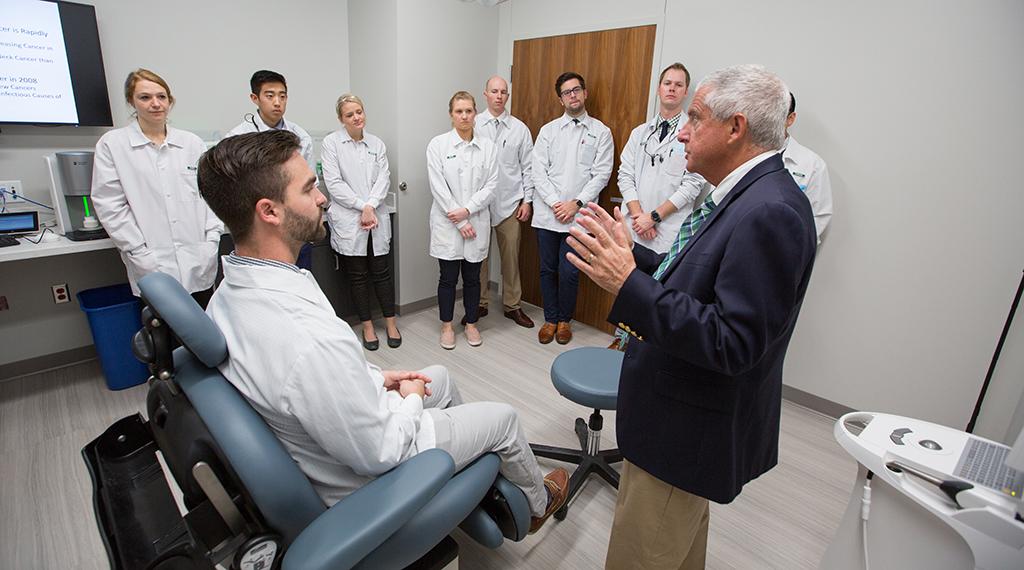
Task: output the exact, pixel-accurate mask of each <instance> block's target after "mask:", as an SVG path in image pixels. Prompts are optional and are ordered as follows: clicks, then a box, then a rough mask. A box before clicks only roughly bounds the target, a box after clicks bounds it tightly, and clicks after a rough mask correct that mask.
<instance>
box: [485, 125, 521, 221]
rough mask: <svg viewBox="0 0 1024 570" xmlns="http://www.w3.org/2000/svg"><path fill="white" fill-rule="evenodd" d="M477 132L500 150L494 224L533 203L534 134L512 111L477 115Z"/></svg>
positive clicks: (493, 203)
mask: <svg viewBox="0 0 1024 570" xmlns="http://www.w3.org/2000/svg"><path fill="white" fill-rule="evenodd" d="M476 134H477V135H479V136H482V137H484V138H487V139H490V140H491V141H492V142H493V143H494V146H495V148H496V149H497V151H498V187H497V190H496V192H495V196H494V201H493V202H491V225H492V226H496V225H498V224H500V223H501V222H504V221H505V220H507V219H508V217H509V216H511V215H512V214H513V213H515V211H516V209H517V208H518V207H519V204H520V203H521V202H526V203H530V202H533V174H532V172H531V171H532V169H533V156H532V154H533V137H532V136H531V135H530V129H529V128H527V126H526V124H525V123H523V122H522V121H520V120H519V119H517V118H515V117H513V116H512V115H510V114H509V112H508V111H505V112H504V113H502V114H501V115H499V116H497V117H495V116H494V115H491V112H490V111H486V112H484V113H480V114H479V115H477V116H476Z"/></svg>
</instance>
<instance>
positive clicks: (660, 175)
mask: <svg viewBox="0 0 1024 570" xmlns="http://www.w3.org/2000/svg"><path fill="white" fill-rule="evenodd" d="M689 88H690V72H689V71H687V69H686V66H684V65H683V64H681V63H678V62H676V63H673V64H672V65H670V66H668V67H666V68H665V69H664V70H663V71H662V72H661V76H660V78H659V79H658V113H657V114H656V115H654V117H652V118H651V120H649V121H647V122H646V123H644V124H642V125H640V126H638V127H637V128H635V129H633V132H632V133H630V134H629V140H628V141H626V145H625V146H624V147H622V155H620V157H619V192H621V193H622V203H623V204H624V205H625V207H626V210H627V211H628V213H629V218H630V224H629V229H630V233H632V234H633V241H634V242H636V243H639V244H641V245H643V246H644V247H646V248H647V249H649V250H651V251H654V252H656V253H666V252H667V251H668V250H669V248H670V247H672V242H673V241H675V239H676V236H677V235H678V234H679V226H681V225H682V223H683V221H685V220H686V218H687V217H688V216H689V215H690V212H692V211H693V205H694V203H695V201H696V199H697V195H698V194H700V191H701V189H702V188H703V187H704V184H705V181H704V178H703V177H702V176H701V175H699V174H696V173H693V172H688V171H687V170H686V157H685V155H684V152H685V150H684V148H683V144H682V143H680V142H679V141H678V140H677V138H676V133H678V132H679V127H680V126H681V125H680V123H681V122H685V121H683V120H682V118H683V103H684V102H685V101H686V93H687V91H688V90H689ZM625 336H626V333H625V332H624V331H621V330H616V331H615V337H616V338H615V340H614V341H612V344H611V346H609V347H608V348H619V346H620V344H621V342H622V340H623V339H624V338H625Z"/></svg>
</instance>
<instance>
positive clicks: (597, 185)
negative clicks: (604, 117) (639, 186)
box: [576, 128, 615, 204]
mask: <svg viewBox="0 0 1024 570" xmlns="http://www.w3.org/2000/svg"><path fill="white" fill-rule="evenodd" d="M614 162H615V145H614V144H613V143H612V132H611V131H610V130H609V129H607V128H606V129H604V130H602V131H601V134H600V135H598V139H597V156H596V157H595V158H594V166H593V168H591V169H590V180H589V181H588V182H587V183H586V184H584V185H583V190H580V194H579V196H577V197H576V199H577V200H581V201H582V202H583V203H584V204H586V203H587V202H593V201H594V200H597V196H598V195H599V194H600V193H601V190H604V187H605V186H607V185H608V179H609V178H611V177H612V164H614Z"/></svg>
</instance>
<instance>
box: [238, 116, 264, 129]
mask: <svg viewBox="0 0 1024 570" xmlns="http://www.w3.org/2000/svg"><path fill="white" fill-rule="evenodd" d="M242 120H243V121H248V122H250V123H252V126H253V127H255V128H256V132H257V133H258V132H260V126H259V125H258V124H256V115H254V114H252V113H246V114H245V115H244V116H243V117H242Z"/></svg>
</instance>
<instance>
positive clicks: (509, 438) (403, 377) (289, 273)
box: [198, 130, 568, 533]
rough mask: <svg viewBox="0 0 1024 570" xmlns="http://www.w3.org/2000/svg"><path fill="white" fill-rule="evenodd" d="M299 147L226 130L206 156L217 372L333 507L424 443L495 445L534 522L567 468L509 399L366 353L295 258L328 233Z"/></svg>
mask: <svg viewBox="0 0 1024 570" xmlns="http://www.w3.org/2000/svg"><path fill="white" fill-rule="evenodd" d="M299 148H300V142H299V139H298V138H297V137H296V136H295V135H294V134H292V133H290V132H288V131H282V130H272V131H267V132H260V133H249V134H243V135H238V136H234V137H230V138H227V139H224V140H222V141H221V142H220V143H219V144H217V145H216V146H215V147H213V148H212V149H210V150H209V151H208V152H206V153H205V154H204V155H203V157H202V158H201V159H200V162H199V174H198V179H199V191H200V193H201V195H202V197H203V198H204V199H205V200H206V202H207V203H208V204H209V205H210V208H211V209H212V210H213V212H214V213H215V214H217V216H218V217H219V218H220V219H221V220H222V221H223V222H224V223H225V224H226V225H227V227H228V228H229V230H230V232H231V234H232V236H233V237H234V240H235V247H236V249H235V251H234V252H232V253H231V254H230V255H228V256H225V257H224V258H223V267H224V281H223V282H222V283H221V284H220V286H219V288H218V289H217V291H216V292H215V293H214V295H213V298H212V299H211V300H210V304H209V307H208V310H207V313H208V314H209V315H210V317H211V318H212V319H213V321H214V322H215V323H216V324H217V325H218V327H219V328H220V329H221V331H222V332H223V334H224V337H225V339H226V340H227V347H228V359H227V360H226V361H225V362H224V363H223V364H221V365H220V367H219V368H220V371H221V373H222V374H223V375H224V376H225V377H226V378H227V379H228V381H229V382H231V383H232V384H233V385H234V386H235V387H236V388H237V389H238V391H239V392H241V393H242V395H243V396H244V397H245V398H246V399H247V400H248V401H249V403H250V404H251V405H252V406H253V407H254V408H255V409H256V411H257V412H258V413H259V414H260V415H261V416H262V417H263V418H264V419H265V420H266V422H267V424H268V425H269V426H270V428H271V430H272V431H273V432H274V433H275V434H276V435H277V437H278V438H279V439H280V440H281V442H282V443H283V444H284V447H285V449H286V450H287V451H288V453H289V454H290V455H291V457H292V458H293V459H294V460H295V462H296V463H297V464H298V466H299V468H300V469H301V470H302V472H303V473H305V474H306V476H307V477H309V479H310V481H311V482H312V484H313V487H314V488H315V489H316V491H317V493H318V494H319V495H320V497H321V498H322V499H323V500H324V502H325V503H326V504H327V505H328V506H329V505H332V504H334V503H335V502H337V501H339V500H340V499H342V498H344V497H345V496H346V495H348V494H350V493H352V492H353V491H355V490H356V489H358V488H359V487H361V486H363V485H365V484H366V483H368V482H370V481H372V480H373V479H374V478H375V477H377V476H379V475H381V474H383V473H385V472H386V471H388V470H390V469H392V468H394V467H395V466H397V465H398V464H400V463H401V462H403V461H405V460H406V459H409V458H410V457H412V456H414V455H416V454H417V453H419V452H421V451H424V450H427V449H432V448H439V449H442V450H444V451H446V452H448V453H449V454H450V455H451V456H452V458H453V459H454V461H455V465H456V469H461V468H463V467H464V466H466V465H468V464H469V463H470V462H472V461H473V460H474V459H476V458H477V457H479V456H480V455H482V454H484V453H488V452H494V453H496V454H497V455H498V456H499V458H500V460H501V466H500V473H501V474H502V475H503V476H504V477H505V478H506V479H508V480H509V481H510V482H512V483H513V484H514V485H516V486H517V487H519V488H520V489H522V491H523V493H524V494H525V495H526V497H527V501H528V503H529V506H530V511H531V515H532V518H531V524H530V532H531V533H533V532H536V531H537V530H538V529H539V528H540V527H541V525H542V524H544V522H545V521H546V520H547V519H548V517H549V516H550V515H551V514H552V513H554V512H555V511H556V510H558V509H559V508H560V507H561V506H562V504H563V503H564V502H565V499H566V490H567V487H568V473H567V472H566V471H565V470H564V469H556V470H554V471H552V472H551V473H549V474H548V475H547V476H546V477H545V476H543V475H542V473H541V471H540V467H539V466H538V464H537V460H536V458H535V457H534V455H533V452H532V451H531V450H530V447H529V444H528V443H527V439H526V436H525V434H524V433H523V430H522V428H521V427H520V425H519V420H518V416H517V414H516V412H515V410H514V409H513V408H512V407H511V406H509V405H507V404H501V403H496V402H473V403H463V401H462V398H461V397H460V395H459V391H458V388H457V387H456V386H455V383H454V381H453V380H452V379H451V378H450V376H449V374H448V370H447V369H445V368H444V367H442V366H430V367H428V368H425V369H423V370H420V371H417V372H412V371H394V370H381V369H380V368H378V367H377V366H374V365H372V364H370V363H368V362H367V361H366V358H365V356H364V354H363V351H362V348H361V345H360V342H359V340H358V339H357V338H356V335H355V334H354V333H353V332H352V329H351V328H350V327H349V326H348V324H347V323H345V322H344V321H343V320H341V319H339V318H338V317H337V316H336V315H335V313H334V309H333V308H332V306H331V304H330V302H329V301H328V300H327V298H326V297H325V296H324V294H323V292H322V291H321V290H320V287H319V286H318V285H317V283H316V280H315V279H314V278H313V276H312V275H311V274H310V273H309V272H308V271H305V270H301V269H299V268H298V267H296V266H295V265H294V262H295V259H296V256H297V255H298V253H299V249H300V248H301V247H302V244H303V243H306V242H310V241H316V240H319V239H322V238H323V237H324V232H325V230H324V225H323V220H322V214H323V211H324V209H326V208H327V207H329V203H328V201H327V200H326V199H325V197H324V195H323V194H322V193H321V192H320V190H319V189H318V188H317V186H316V176H315V175H314V174H313V172H312V171H311V170H310V168H309V166H308V164H307V163H306V161H305V160H303V159H302V156H301V155H300V154H299Z"/></svg>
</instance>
